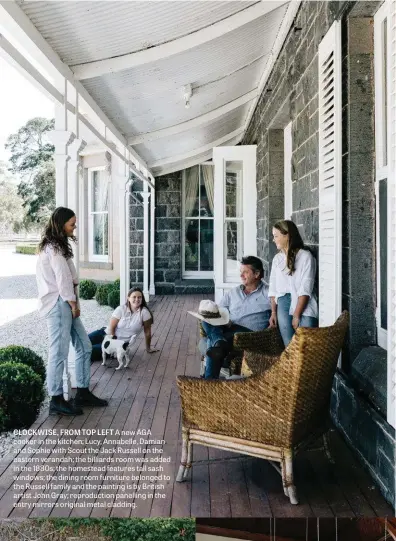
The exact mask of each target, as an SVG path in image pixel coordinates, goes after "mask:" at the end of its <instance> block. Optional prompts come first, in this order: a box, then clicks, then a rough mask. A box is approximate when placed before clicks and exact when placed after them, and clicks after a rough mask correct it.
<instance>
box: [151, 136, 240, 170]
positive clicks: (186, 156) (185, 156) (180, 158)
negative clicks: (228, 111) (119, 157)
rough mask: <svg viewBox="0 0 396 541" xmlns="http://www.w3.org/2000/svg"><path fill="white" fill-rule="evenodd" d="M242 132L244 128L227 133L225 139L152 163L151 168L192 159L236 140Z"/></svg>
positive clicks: (221, 138)
mask: <svg viewBox="0 0 396 541" xmlns="http://www.w3.org/2000/svg"><path fill="white" fill-rule="evenodd" d="M242 132H243V127H242V128H238V129H237V130H234V131H233V132H231V133H227V135H224V136H223V137H220V139H217V140H216V141H212V142H211V143H208V144H207V145H204V146H202V147H200V148H196V149H194V150H191V151H190V152H186V153H185V154H179V155H178V156H172V157H171V158H165V159H163V160H158V161H157V162H153V163H151V164H150V165H149V167H150V168H153V169H154V168H156V167H162V166H164V165H169V164H172V163H174V162H178V161H185V160H188V159H189V158H192V157H193V156H196V155H199V154H203V153H204V152H207V151H208V150H210V149H212V148H213V147H217V146H221V145H223V144H224V143H227V142H228V141H230V139H234V138H235V137H237V136H239V135H241V133H242Z"/></svg>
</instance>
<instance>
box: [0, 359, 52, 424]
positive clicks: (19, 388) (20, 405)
mask: <svg viewBox="0 0 396 541" xmlns="http://www.w3.org/2000/svg"><path fill="white" fill-rule="evenodd" d="M43 399H44V388H43V381H42V379H41V377H40V376H39V375H38V374H36V373H35V372H34V371H33V370H32V369H31V368H29V366H26V365H25V364H22V363H13V362H9V363H4V364H1V365H0V410H1V414H0V422H1V423H2V424H1V426H0V429H1V430H11V429H14V428H25V427H29V426H30V425H31V424H32V423H33V422H34V421H35V420H36V418H37V415H38V412H39V409H40V404H41V402H42V401H43Z"/></svg>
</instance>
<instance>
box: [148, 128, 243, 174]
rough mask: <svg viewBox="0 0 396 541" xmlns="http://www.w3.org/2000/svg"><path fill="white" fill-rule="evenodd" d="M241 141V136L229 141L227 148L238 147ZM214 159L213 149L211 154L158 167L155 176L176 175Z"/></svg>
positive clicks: (198, 155)
mask: <svg viewBox="0 0 396 541" xmlns="http://www.w3.org/2000/svg"><path fill="white" fill-rule="evenodd" d="M240 139H241V137H240V135H238V137H235V138H234V139H231V140H230V141H227V146H234V145H237V144H238V143H239V141H240ZM212 158H213V149H211V150H210V151H209V152H206V153H205V154H197V155H196V156H194V157H193V158H191V159H189V160H184V161H181V162H175V163H172V164H170V165H166V166H164V167H158V168H157V169H155V170H154V174H155V176H160V175H168V174H169V173H174V172H175V171H181V170H182V169H187V168H188V167H193V166H194V165H197V164H199V163H201V164H203V163H204V162H207V161H208V160H211V159H212Z"/></svg>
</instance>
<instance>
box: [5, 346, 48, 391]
mask: <svg viewBox="0 0 396 541" xmlns="http://www.w3.org/2000/svg"><path fill="white" fill-rule="evenodd" d="M4 363H21V364H24V365H26V366H28V367H29V368H31V369H32V370H33V372H35V373H36V374H37V375H38V376H40V378H41V381H42V382H43V383H44V380H45V364H44V361H43V359H42V358H41V357H40V356H39V355H37V353H35V352H34V351H32V350H31V349H29V348H25V347H23V346H6V347H3V348H0V365H2V364H4Z"/></svg>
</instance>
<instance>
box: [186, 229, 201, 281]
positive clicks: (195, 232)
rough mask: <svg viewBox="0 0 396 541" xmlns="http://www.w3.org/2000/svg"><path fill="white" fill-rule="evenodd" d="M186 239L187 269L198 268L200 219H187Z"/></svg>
mask: <svg viewBox="0 0 396 541" xmlns="http://www.w3.org/2000/svg"><path fill="white" fill-rule="evenodd" d="M185 230H186V233H185V235H186V239H185V252H184V254H185V256H184V259H185V270H186V271H197V270H198V239H199V221H198V220H186V221H185Z"/></svg>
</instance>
